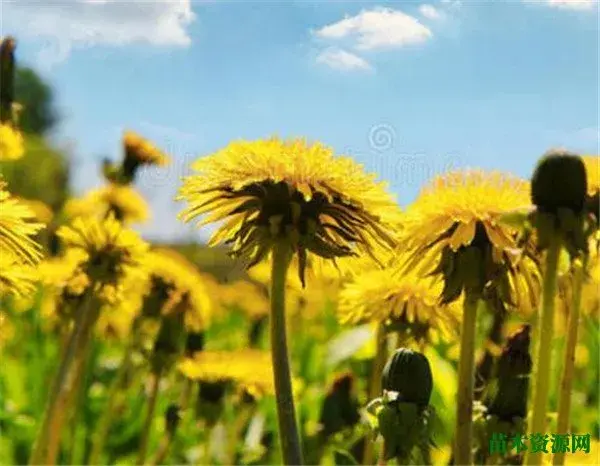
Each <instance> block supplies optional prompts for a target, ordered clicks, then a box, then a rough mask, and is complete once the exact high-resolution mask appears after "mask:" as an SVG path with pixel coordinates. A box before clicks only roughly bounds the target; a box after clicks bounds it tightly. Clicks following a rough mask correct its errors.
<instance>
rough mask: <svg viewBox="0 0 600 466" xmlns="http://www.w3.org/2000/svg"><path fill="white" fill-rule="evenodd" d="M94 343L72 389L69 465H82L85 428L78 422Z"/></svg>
mask: <svg viewBox="0 0 600 466" xmlns="http://www.w3.org/2000/svg"><path fill="white" fill-rule="evenodd" d="M94 343H95V342H94V341H91V342H90V345H89V348H88V349H87V350H86V352H85V355H84V359H83V363H82V364H81V365H80V367H79V370H78V373H77V377H76V381H75V386H74V387H73V391H72V397H73V401H72V402H70V404H72V405H73V406H72V408H71V410H72V414H71V421H70V422H71V439H70V444H69V451H70V458H69V464H81V463H83V456H84V452H83V450H85V436H86V430H87V429H86V426H85V425H82V423H81V422H80V417H81V412H82V411H83V410H85V405H86V400H87V397H88V389H89V382H90V379H91V377H92V371H93V367H94V362H95V360H94V358H93V354H94V352H95V348H94Z"/></svg>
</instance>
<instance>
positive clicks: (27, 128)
mask: <svg viewBox="0 0 600 466" xmlns="http://www.w3.org/2000/svg"><path fill="white" fill-rule="evenodd" d="M15 100H16V101H17V102H18V103H19V104H21V105H22V106H23V110H22V111H21V113H20V117H19V127H20V128H21V129H22V131H23V132H25V133H33V134H39V135H45V134H47V133H48V132H50V131H51V130H52V129H53V128H54V127H55V126H56V124H57V123H58V115H57V113H56V110H55V109H54V93H53V91H52V88H51V87H50V86H49V85H48V84H47V83H45V82H44V81H43V80H42V78H41V77H40V76H39V75H38V74H37V73H36V72H35V71H34V70H32V69H31V68H17V72H16V75H15Z"/></svg>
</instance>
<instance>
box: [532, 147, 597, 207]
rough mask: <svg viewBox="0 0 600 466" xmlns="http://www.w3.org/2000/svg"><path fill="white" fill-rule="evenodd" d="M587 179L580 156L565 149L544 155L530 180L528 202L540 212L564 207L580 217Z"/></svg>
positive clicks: (583, 204) (584, 199)
mask: <svg viewBox="0 0 600 466" xmlns="http://www.w3.org/2000/svg"><path fill="white" fill-rule="evenodd" d="M586 194H587V176H586V172H585V165H584V164H583V161H582V160H581V158H580V157H579V156H577V155H576V154H573V153H571V152H567V151H564V150H552V151H549V152H547V153H546V154H544V156H543V157H542V158H541V160H540V161H539V162H538V165H537V167H536V169H535V171H534V173H533V178H532V180H531V200H532V202H533V203H534V204H535V205H536V206H537V208H538V210H539V211H541V212H550V213H557V212H558V209H560V208H566V209H570V210H572V211H573V212H574V213H575V214H580V213H581V212H582V211H583V209H584V206H585V201H586Z"/></svg>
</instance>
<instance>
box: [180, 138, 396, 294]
mask: <svg viewBox="0 0 600 466" xmlns="http://www.w3.org/2000/svg"><path fill="white" fill-rule="evenodd" d="M193 168H194V170H196V172H197V174H195V175H193V176H190V177H188V178H186V179H185V180H184V184H183V187H182V188H181V190H180V195H179V197H178V199H180V200H186V201H187V202H188V206H187V208H186V209H185V210H184V212H182V214H181V216H182V218H183V219H184V220H185V221H190V220H192V219H194V218H196V217H199V216H203V215H204V214H208V213H210V215H208V216H207V217H205V218H204V219H203V220H202V221H201V222H199V224H200V225H203V224H207V223H211V222H216V221H221V220H224V221H225V222H224V224H223V225H222V226H221V227H220V228H219V229H218V230H217V232H216V233H215V234H214V235H213V236H212V238H211V240H210V243H209V244H211V245H214V244H218V243H225V244H228V245H231V246H232V253H233V255H235V256H237V257H240V258H241V259H242V260H243V261H244V263H245V265H246V266H247V267H248V268H249V267H252V266H254V265H256V264H258V263H259V262H260V261H262V260H263V259H265V257H266V256H267V254H268V253H269V252H270V250H271V248H272V246H273V245H274V244H277V243H278V242H281V241H286V242H288V243H289V244H290V246H291V248H292V250H293V252H294V253H296V254H297V255H298V271H299V277H300V280H301V282H304V270H305V267H306V262H307V255H308V253H309V252H310V253H312V254H315V255H317V256H321V257H323V258H325V259H328V260H335V259H336V258H339V257H348V256H353V255H358V254H362V253H364V254H367V255H369V256H371V257H373V258H374V259H375V260H377V259H378V256H379V257H381V254H380V253H381V252H382V251H389V250H390V249H391V248H392V247H393V245H394V244H395V241H394V239H395V224H396V220H397V215H398V207H397V205H396V204H395V203H394V201H393V199H392V198H391V197H390V195H389V194H388V193H387V192H386V190H385V187H384V185H383V184H382V183H377V182H375V178H374V176H372V175H368V174H366V173H365V172H364V171H363V168H362V166H360V165H358V164H356V163H355V162H354V161H353V160H352V159H350V158H348V157H335V156H334V154H333V151H332V150H331V149H330V148H328V147H326V146H324V145H322V144H320V143H315V144H309V143H307V142H306V141H304V140H302V139H295V140H287V141H282V140H280V139H277V138H272V139H268V140H258V141H252V142H246V141H238V142H233V143H231V144H229V145H228V146H227V147H225V148H224V149H222V150H220V151H218V152H216V153H215V154H212V155H209V156H207V157H204V158H201V159H200V160H198V161H197V162H195V164H194V165H193Z"/></svg>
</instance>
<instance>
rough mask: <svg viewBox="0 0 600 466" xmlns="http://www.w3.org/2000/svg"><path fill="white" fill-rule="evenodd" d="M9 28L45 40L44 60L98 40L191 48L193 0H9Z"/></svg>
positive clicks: (49, 61)
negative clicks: (189, 33)
mask: <svg viewBox="0 0 600 466" xmlns="http://www.w3.org/2000/svg"><path fill="white" fill-rule="evenodd" d="M3 10H4V11H3V23H4V24H3V29H4V30H5V31H11V33H12V34H15V35H17V36H22V37H23V36H24V37H29V38H36V39H42V40H44V41H45V47H44V49H43V50H42V51H41V52H40V60H41V61H43V62H44V63H45V64H47V65H50V64H54V63H57V62H60V61H63V60H65V59H66V58H67V57H68V56H69V54H70V52H71V51H72V50H73V49H79V48H87V47H92V46H96V45H105V46H122V45H128V44H134V43H139V44H149V45H152V46H178V47H186V46H189V45H190V43H191V39H190V36H189V35H188V32H187V27H188V26H189V25H190V24H191V23H192V22H193V21H194V17H195V16H194V13H193V12H192V7H191V0H153V1H136V2H134V1H122V2H117V1H115V0H46V1H39V0H38V1H27V0H21V1H16V2H3Z"/></svg>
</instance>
